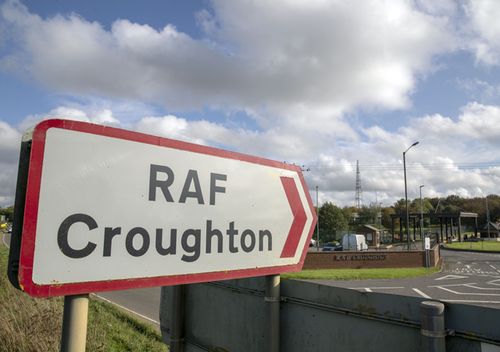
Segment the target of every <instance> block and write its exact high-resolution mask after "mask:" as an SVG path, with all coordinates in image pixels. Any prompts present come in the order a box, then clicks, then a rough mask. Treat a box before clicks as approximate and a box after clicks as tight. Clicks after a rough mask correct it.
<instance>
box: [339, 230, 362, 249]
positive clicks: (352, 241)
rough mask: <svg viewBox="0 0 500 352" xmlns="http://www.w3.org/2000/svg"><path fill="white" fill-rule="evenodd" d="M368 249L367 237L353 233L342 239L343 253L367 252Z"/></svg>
mask: <svg viewBox="0 0 500 352" xmlns="http://www.w3.org/2000/svg"><path fill="white" fill-rule="evenodd" d="M367 249H368V245H367V244H366V238H365V235H359V234H355V233H351V234H348V235H344V237H343V238H342V250H343V251H366V250H367Z"/></svg>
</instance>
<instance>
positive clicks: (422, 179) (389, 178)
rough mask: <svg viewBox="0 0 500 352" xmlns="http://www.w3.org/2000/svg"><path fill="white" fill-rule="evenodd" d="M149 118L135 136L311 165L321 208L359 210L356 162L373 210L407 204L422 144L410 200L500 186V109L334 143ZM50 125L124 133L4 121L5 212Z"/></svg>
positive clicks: (82, 116) (361, 131) (0, 153)
mask: <svg viewBox="0 0 500 352" xmlns="http://www.w3.org/2000/svg"><path fill="white" fill-rule="evenodd" d="M142 116H144V117H140V118H139V119H138V121H137V122H135V123H134V124H133V125H131V126H129V128H131V129H133V130H137V131H141V132H145V133H150V134H154V135H161V136H165V137H169V138H174V139H180V140H184V141H188V142H194V143H200V144H205V145H211V146H216V147H223V148H224V149H230V150H235V151H239V152H243V153H248V154H253V155H258V156H264V157H269V158H272V159H275V160H281V161H287V162H296V163H298V164H300V165H304V166H305V167H307V168H310V171H305V176H306V179H307V181H308V184H309V186H310V187H311V189H314V187H315V186H316V185H318V186H319V188H320V199H321V202H324V201H326V200H331V201H334V202H335V203H337V204H341V205H349V204H353V202H354V190H355V177H356V173H355V172H356V166H355V165H356V160H359V161H360V168H361V178H362V186H363V189H364V201H365V203H366V204H369V203H370V202H374V201H375V199H377V200H378V201H379V202H383V204H384V205H389V204H392V203H393V202H394V201H396V200H397V199H399V198H402V197H403V195H404V183H403V165H402V152H403V150H404V149H406V147H408V146H409V145H411V143H413V142H414V141H416V140H418V141H420V144H419V145H418V146H416V147H415V148H414V149H412V150H411V151H409V152H408V154H407V166H408V190H409V197H410V198H414V197H416V196H417V195H418V186H419V185H421V184H425V195H426V196H444V195H449V194H452V193H457V194H461V195H463V196H478V195H482V194H491V193H498V184H500V159H499V158H498V154H499V151H500V129H499V128H500V123H499V122H500V106H493V105H481V104H478V103H474V102H472V103H470V104H467V105H466V106H464V107H463V109H462V112H461V114H460V115H459V116H457V117H445V116H441V115H438V114H436V115H429V116H422V117H418V118H413V119H412V120H411V121H410V123H409V125H408V126H407V127H400V128H399V129H397V130H395V131H388V130H385V129H383V128H382V127H380V126H372V127H369V128H350V131H352V135H347V136H346V137H345V138H341V135H338V136H336V137H335V138H334V139H330V138H329V137H328V134H321V133H313V132H310V131H307V130H304V131H301V130H292V129H288V128H287V126H281V127H275V128H269V129H267V130H251V129H243V128H239V127H237V126H236V127H234V126H231V127H230V126H226V125H223V124H221V123H214V122H211V121H207V120H189V119H186V118H183V117H179V116H175V115H166V116H147V115H142ZM48 117H59V118H71V119H77V120H81V121H87V122H99V123H102V122H103V121H108V122H111V123H112V124H113V125H114V126H124V124H123V123H122V122H121V120H119V119H118V118H117V117H115V115H114V112H112V111H111V110H106V109H101V111H96V110H93V108H89V109H88V110H83V109H76V108H72V107H65V106H61V107H58V108H56V109H53V110H52V111H50V112H48V113H46V114H41V115H36V116H29V117H28V118H26V119H25V120H24V121H23V122H22V123H21V124H20V125H19V126H18V127H17V128H15V127H13V126H10V125H9V124H7V123H5V122H1V121H0V137H2V138H0V166H3V167H1V168H0V188H1V189H2V192H0V206H1V205H7V204H12V201H13V196H14V186H15V173H16V171H17V166H16V164H17V154H18V148H19V142H20V136H21V133H20V131H21V130H22V129H24V128H27V127H30V126H32V125H34V124H35V123H36V122H38V121H40V120H41V119H42V118H48ZM341 128H342V126H340V129H341ZM471 146H472V147H471ZM481 162H484V163H485V164H480V163H481Z"/></svg>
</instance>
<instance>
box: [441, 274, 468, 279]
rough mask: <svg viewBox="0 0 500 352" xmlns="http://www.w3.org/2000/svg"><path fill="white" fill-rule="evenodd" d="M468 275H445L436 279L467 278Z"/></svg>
mask: <svg viewBox="0 0 500 352" xmlns="http://www.w3.org/2000/svg"><path fill="white" fill-rule="evenodd" d="M467 278H468V277H467V276H460V275H445V276H442V277H438V278H437V279H434V280H454V279H467Z"/></svg>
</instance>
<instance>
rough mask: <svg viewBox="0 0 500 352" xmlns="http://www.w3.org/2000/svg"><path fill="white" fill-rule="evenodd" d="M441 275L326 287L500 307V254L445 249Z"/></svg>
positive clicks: (338, 282) (332, 284) (333, 283)
mask: <svg viewBox="0 0 500 352" xmlns="http://www.w3.org/2000/svg"><path fill="white" fill-rule="evenodd" d="M441 254H442V255H443V257H444V262H445V265H444V268H443V270H442V271H441V272H440V273H436V274H433V275H429V276H424V277H417V278H412V279H393V280H360V281H334V280H315V282H321V283H322V284H324V285H331V286H337V287H345V288H350V289H354V290H360V291H366V292H383V293H390V294H397V295H406V296H415V297H423V298H427V299H434V300H440V301H445V302H456V303H465V304H474V305H482V306H488V307H492V308H497V309H499V308H500V254H487V253H469V252H455V251H447V250H442V251H441Z"/></svg>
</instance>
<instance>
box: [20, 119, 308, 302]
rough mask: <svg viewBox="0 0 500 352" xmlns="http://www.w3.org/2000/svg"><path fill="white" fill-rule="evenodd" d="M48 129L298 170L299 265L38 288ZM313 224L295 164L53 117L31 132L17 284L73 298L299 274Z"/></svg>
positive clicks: (33, 291)
mask: <svg viewBox="0 0 500 352" xmlns="http://www.w3.org/2000/svg"><path fill="white" fill-rule="evenodd" d="M50 128H60V129H66V130H72V131H79V132H84V133H90V134H95V135H101V136H106V137H111V138H118V139H124V140H128V141H133V142H139V143H145V144H152V145H157V146H162V147H167V148H174V149H179V150H185V151H190V152H194V153H200V154H206V155H214V156H219V157H224V158H228V159H234V160H241V161H246V162H250V163H254V164H261V165H266V166H271V167H276V168H281V169H286V170H291V171H295V172H297V174H298V175H299V178H300V181H301V185H302V188H303V189H304V193H305V195H306V198H307V201H308V204H309V208H310V211H311V214H312V215H313V221H312V223H311V228H310V229H309V234H308V239H307V241H306V245H305V246H304V249H303V250H302V255H301V257H300V261H299V262H298V263H297V264H293V265H283V266H274V267H262V268H252V269H242V270H233V271H218V272H209V273H200V274H185V275H171V276H159V277H148V278H133V279H120V280H108V281H91V282H81V283H67V284H54V285H37V284H36V283H34V282H33V261H34V253H35V236H36V224H37V216H38V203H39V196H40V184H41V178H42V165H43V158H44V150H45V138H46V133H47V130H49V129H50ZM316 221H317V216H316V212H315V209H314V207H313V204H312V201H311V196H310V194H309V192H308V190H307V186H306V183H305V181H304V176H303V175H302V172H301V170H300V168H299V167H298V166H295V165H290V164H285V163H280V162H277V161H272V160H268V159H264V158H259V157H255V156H250V155H246V154H240V153H236V152H230V151H226V150H222V149H216V148H211V147H206V146H202V145H197V144H192V143H187V142H182V141H176V140H172V139H168V138H162V137H157V136H152V135H148V134H144V133H138V132H132V131H127V130H122V129H118V128H114V127H108V126H101V125H95V124H91V123H86V122H79V121H69V120H60V119H51V120H45V121H42V122H40V123H39V124H38V125H37V126H36V127H35V129H34V132H33V141H32V146H31V155H30V164H29V176H28V185H27V190H26V206H25V209H24V224H23V230H22V240H21V241H22V243H21V253H20V262H19V284H20V286H21V288H22V290H23V291H25V292H27V293H28V294H30V295H32V296H36V297H50V296H63V295H74V294H79V293H90V292H99V291H111V290H125V289H130V288H141V287H154V286H168V285H179V284H188V283H196V282H207V281H219V280H227V279H237V278H244V277H252V276H263V275H273V274H279V273H283V272H290V271H300V270H301V269H302V266H303V264H304V260H305V257H306V254H307V250H308V244H309V242H310V240H311V237H312V235H313V231H314V226H315V224H316Z"/></svg>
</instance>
